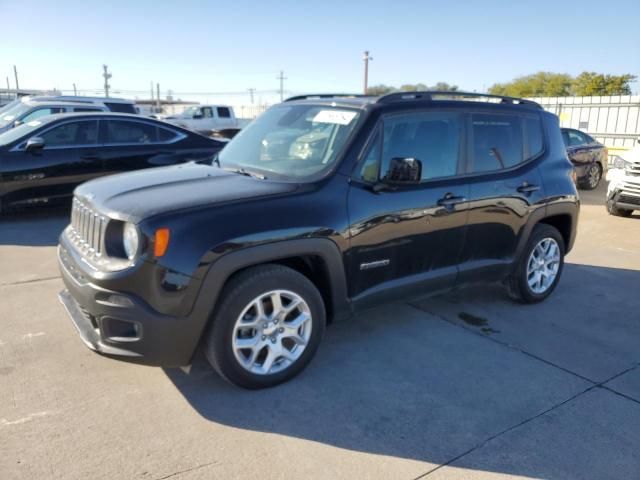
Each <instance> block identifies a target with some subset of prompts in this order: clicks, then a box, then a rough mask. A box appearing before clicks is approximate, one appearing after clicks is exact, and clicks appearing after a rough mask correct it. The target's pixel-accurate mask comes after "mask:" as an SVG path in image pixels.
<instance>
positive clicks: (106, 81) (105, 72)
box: [102, 65, 112, 98]
mask: <svg viewBox="0 0 640 480" xmlns="http://www.w3.org/2000/svg"><path fill="white" fill-rule="evenodd" d="M102 70H103V73H102V76H103V77H104V96H105V97H107V98H109V88H110V85H109V79H110V78H111V76H112V75H111V74H110V73H109V67H108V66H107V65H102Z"/></svg>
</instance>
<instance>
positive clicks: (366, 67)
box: [362, 50, 373, 95]
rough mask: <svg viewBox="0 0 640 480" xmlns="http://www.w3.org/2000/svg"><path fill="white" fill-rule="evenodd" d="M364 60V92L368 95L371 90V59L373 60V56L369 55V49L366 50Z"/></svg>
mask: <svg viewBox="0 0 640 480" xmlns="http://www.w3.org/2000/svg"><path fill="white" fill-rule="evenodd" d="M362 60H364V94H365V95H366V94H367V90H369V60H373V57H371V56H369V50H365V51H364V56H363V57H362Z"/></svg>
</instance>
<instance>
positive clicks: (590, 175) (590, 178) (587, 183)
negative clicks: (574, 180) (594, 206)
mask: <svg viewBox="0 0 640 480" xmlns="http://www.w3.org/2000/svg"><path fill="white" fill-rule="evenodd" d="M601 180H602V167H601V166H600V164H599V163H594V164H592V165H591V166H590V167H589V171H588V172H587V176H586V178H585V179H584V180H583V181H582V182H581V183H580V188H582V189H583V190H595V189H596V188H598V185H600V181H601Z"/></svg>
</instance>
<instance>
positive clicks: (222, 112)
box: [217, 107, 231, 118]
mask: <svg viewBox="0 0 640 480" xmlns="http://www.w3.org/2000/svg"><path fill="white" fill-rule="evenodd" d="M217 110H218V117H220V118H231V110H229V108H228V107H218V108H217Z"/></svg>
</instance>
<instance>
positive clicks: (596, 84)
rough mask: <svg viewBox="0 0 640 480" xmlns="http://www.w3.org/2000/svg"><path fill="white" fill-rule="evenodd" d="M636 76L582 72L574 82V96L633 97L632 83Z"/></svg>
mask: <svg viewBox="0 0 640 480" xmlns="http://www.w3.org/2000/svg"><path fill="white" fill-rule="evenodd" d="M635 79H636V77H635V76H634V75H630V74H624V75H605V74H602V73H596V72H582V73H581V74H580V75H578V76H577V77H576V79H575V80H574V82H573V94H574V95H579V96H590V95H631V85H630V83H631V82H633V81H634V80H635Z"/></svg>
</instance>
